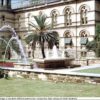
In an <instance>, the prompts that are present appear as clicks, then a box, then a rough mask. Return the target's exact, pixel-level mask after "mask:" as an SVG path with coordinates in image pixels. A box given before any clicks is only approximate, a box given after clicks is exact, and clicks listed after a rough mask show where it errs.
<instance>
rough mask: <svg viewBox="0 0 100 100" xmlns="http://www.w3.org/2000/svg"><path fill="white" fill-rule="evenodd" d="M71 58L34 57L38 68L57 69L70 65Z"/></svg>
mask: <svg viewBox="0 0 100 100" xmlns="http://www.w3.org/2000/svg"><path fill="white" fill-rule="evenodd" d="M73 60H74V59H73V58H52V59H51V58H50V59H47V58H45V59H34V60H33V61H34V62H36V64H37V67H38V68H45V69H59V68H68V67H69V66H71V65H72V61H73Z"/></svg>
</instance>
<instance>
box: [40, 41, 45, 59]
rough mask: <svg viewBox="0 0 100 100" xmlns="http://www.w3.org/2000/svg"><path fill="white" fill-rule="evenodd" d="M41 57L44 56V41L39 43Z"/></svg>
mask: <svg viewBox="0 0 100 100" xmlns="http://www.w3.org/2000/svg"><path fill="white" fill-rule="evenodd" d="M40 46H41V52H42V56H43V58H45V52H44V43H40Z"/></svg>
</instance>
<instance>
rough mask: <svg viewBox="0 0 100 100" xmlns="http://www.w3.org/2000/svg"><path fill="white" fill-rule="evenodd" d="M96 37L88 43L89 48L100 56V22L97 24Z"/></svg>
mask: <svg viewBox="0 0 100 100" xmlns="http://www.w3.org/2000/svg"><path fill="white" fill-rule="evenodd" d="M95 33H96V34H95V37H94V40H93V41H90V42H88V43H87V45H86V47H87V49H88V50H93V51H94V52H95V54H96V56H97V57H100V24H97V25H96V31H95Z"/></svg>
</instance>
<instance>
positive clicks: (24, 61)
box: [0, 25, 30, 68]
mask: <svg viewBox="0 0 100 100" xmlns="http://www.w3.org/2000/svg"><path fill="white" fill-rule="evenodd" d="M6 29H7V30H8V29H9V30H10V31H11V32H12V37H11V39H10V40H9V41H8V43H6V42H5V43H6V44H7V46H6V50H5V54H4V60H5V56H6V53H7V49H8V47H10V48H11V46H10V42H11V41H12V40H16V43H18V45H19V50H20V56H21V60H20V62H18V61H17V62H16V63H14V66H15V67H16V68H30V64H29V62H28V60H27V58H26V55H25V52H24V48H23V45H22V42H21V40H20V39H19V37H18V35H17V34H16V32H15V30H14V29H13V28H12V27H11V26H9V25H4V26H3V27H1V28H0V31H5V30H6ZM18 60H19V58H18Z"/></svg>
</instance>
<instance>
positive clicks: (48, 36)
mask: <svg viewBox="0 0 100 100" xmlns="http://www.w3.org/2000/svg"><path fill="white" fill-rule="evenodd" d="M33 17H34V19H35V22H34V23H33V22H30V24H29V25H30V26H32V27H33V29H34V30H33V32H32V33H31V34H29V35H28V36H26V37H25V41H26V43H27V44H29V43H30V42H31V43H32V44H33V46H34V48H35V45H36V43H39V45H40V48H41V52H42V56H43V58H45V52H44V43H45V42H47V43H48V46H49V47H52V46H53V45H54V44H56V43H57V42H58V33H57V32H56V31H48V30H49V29H50V27H51V24H48V23H47V22H46V19H47V16H46V15H45V14H43V13H39V15H38V16H33Z"/></svg>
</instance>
